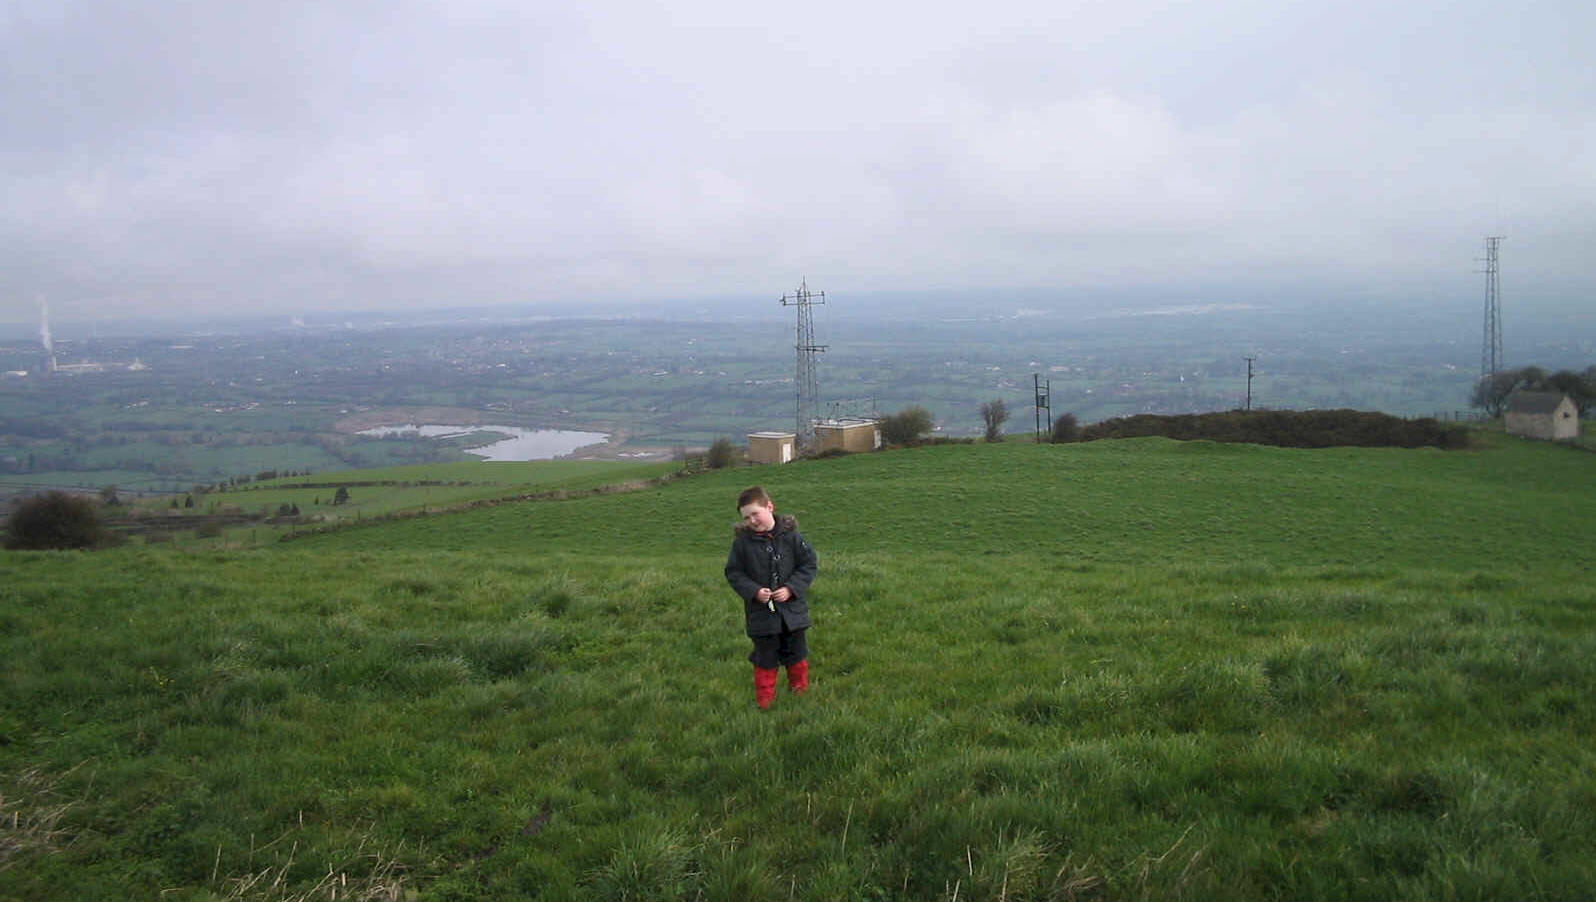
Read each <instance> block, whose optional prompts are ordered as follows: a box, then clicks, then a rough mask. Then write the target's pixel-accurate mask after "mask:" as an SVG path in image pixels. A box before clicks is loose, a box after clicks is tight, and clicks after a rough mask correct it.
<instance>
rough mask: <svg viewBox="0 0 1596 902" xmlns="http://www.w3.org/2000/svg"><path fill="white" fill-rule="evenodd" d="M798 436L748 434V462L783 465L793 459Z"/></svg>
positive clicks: (763, 433) (775, 433)
mask: <svg viewBox="0 0 1596 902" xmlns="http://www.w3.org/2000/svg"><path fill="white" fill-rule="evenodd" d="M797 447H798V436H797V434H796V433H792V432H750V433H748V460H749V461H750V462H751V463H756V464H784V463H789V462H791V461H792V459H793V455H794V454H795V453H796V449H797Z"/></svg>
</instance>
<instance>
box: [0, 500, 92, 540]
mask: <svg viewBox="0 0 1596 902" xmlns="http://www.w3.org/2000/svg"><path fill="white" fill-rule="evenodd" d="M105 539H106V534H105V529H104V527H103V526H101V524H100V514H99V511H98V510H97V509H96V508H95V506H94V502H93V501H91V500H89V499H88V498H84V497H81V496H78V495H68V494H67V493H65V492H46V493H45V494H43V495H39V496H36V497H33V498H29V499H28V500H26V501H24V502H22V503H21V504H20V505H18V506H17V509H16V510H14V511H12V512H11V516H10V517H9V518H8V519H7V520H6V547H7V548H17V549H22V550H42V549H47V548H93V547H94V546H96V545H100V544H103V543H104V542H105Z"/></svg>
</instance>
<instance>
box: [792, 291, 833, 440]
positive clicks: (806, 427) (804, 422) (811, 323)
mask: <svg viewBox="0 0 1596 902" xmlns="http://www.w3.org/2000/svg"><path fill="white" fill-rule="evenodd" d="M817 299H818V300H817ZM825 302H826V293H825V292H824V291H818V292H812V291H810V290H809V281H808V280H807V279H804V280H800V281H799V284H798V290H797V291H795V292H793V293H792V294H784V295H782V297H781V305H782V306H783V307H797V308H798V339H797V341H796V343H795V344H794V345H793V347H794V349H795V350H796V351H797V352H798V369H797V371H796V372H795V373H794V375H793V382H794V383H795V386H794V388H795V394H796V396H797V398H796V402H795V404H794V416H795V419H796V420H797V423H796V428H795V429H794V430H793V431H794V432H795V433H797V436H798V438H797V444H798V450H799V451H805V450H808V449H809V448H810V447H812V446H813V445H814V441H815V422H816V421H817V420H819V419H820V382H819V379H818V378H817V377H816V375H815V355H816V354H819V353H820V352H822V351H824V350H825V349H826V347H825V345H817V344H815V319H814V314H813V311H811V309H810V308H811V307H813V306H814V305H815V304H824V303H825Z"/></svg>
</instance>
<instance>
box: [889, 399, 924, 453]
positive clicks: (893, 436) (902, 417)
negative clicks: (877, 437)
mask: <svg viewBox="0 0 1596 902" xmlns="http://www.w3.org/2000/svg"><path fill="white" fill-rule="evenodd" d="M932 425H933V422H932V420H931V411H929V410H926V409H925V408H924V407H921V406H919V405H918V404H916V405H911V406H909V407H905V408H904V409H902V410H900V411H898V412H897V413H895V414H892V415H891V416H886V417H882V419H881V440H882V441H883V442H886V443H887V444H889V445H913V444H915V443H916V442H918V441H920V437H921V436H923V435H925V434H926V433H927V432H930V431H931V427H932Z"/></svg>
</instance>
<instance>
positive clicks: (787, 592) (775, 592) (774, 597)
mask: <svg viewBox="0 0 1596 902" xmlns="http://www.w3.org/2000/svg"><path fill="white" fill-rule="evenodd" d="M770 600H771V601H776V602H784V601H792V590H791V589H789V588H787V587H786V586H782V587H781V588H780V589H772V590H771V591H770Z"/></svg>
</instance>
